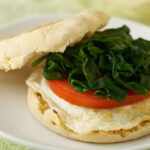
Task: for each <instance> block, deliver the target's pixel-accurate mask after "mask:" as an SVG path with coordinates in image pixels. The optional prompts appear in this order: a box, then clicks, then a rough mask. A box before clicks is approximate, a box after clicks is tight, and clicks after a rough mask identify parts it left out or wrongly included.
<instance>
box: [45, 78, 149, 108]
mask: <svg viewBox="0 0 150 150" xmlns="http://www.w3.org/2000/svg"><path fill="white" fill-rule="evenodd" d="M47 83H48V85H49V86H50V88H51V90H52V91H53V92H54V93H55V94H56V95H57V96H58V97H60V98H62V99H64V100H65V101H67V102H70V103H71V104H74V105H78V106H83V107H89V108H114V107H120V106H124V105H129V104H133V103H137V102H139V101H142V100H144V99H145V98H147V97H148V96H150V92H149V93H148V95H147V96H144V95H136V94H135V93H133V92H132V91H128V94H129V95H128V97H127V98H126V100H125V101H124V102H123V103H117V102H116V101H114V100H113V99H110V101H108V100H107V99H106V98H97V97H95V96H94V91H89V92H85V93H79V92H77V91H75V90H74V89H73V87H72V86H71V84H70V83H69V82H68V81H67V80H64V81H61V80H47Z"/></svg>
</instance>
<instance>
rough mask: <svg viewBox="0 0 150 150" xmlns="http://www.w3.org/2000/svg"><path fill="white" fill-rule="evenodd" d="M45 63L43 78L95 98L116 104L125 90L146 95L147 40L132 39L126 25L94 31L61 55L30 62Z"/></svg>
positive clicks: (149, 81) (149, 83) (149, 80)
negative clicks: (111, 99) (66, 85)
mask: <svg viewBox="0 0 150 150" xmlns="http://www.w3.org/2000/svg"><path fill="white" fill-rule="evenodd" d="M43 60H46V61H45V65H44V69H43V76H44V77H45V78H46V79H48V80H64V77H63V76H62V74H64V75H66V79H67V80H68V81H69V82H70V83H71V85H72V87H73V88H74V89H75V90H77V91H78V92H80V93H84V92H86V91H95V93H94V95H95V96H96V97H106V98H108V99H110V98H113V99H114V100H115V101H117V102H118V103H121V102H123V101H124V100H125V99H126V97H127V96H128V92H127V90H128V89H129V90H131V91H133V92H135V93H136V94H143V95H146V94H147V92H148V91H149V89H150V41H147V40H144V39H142V38H138V39H136V40H134V39H133V38H132V37H131V35H130V30H129V28H128V27H127V26H125V25H124V26H122V27H120V28H117V29H108V30H105V31H101V32H96V33H95V34H94V35H93V36H92V37H90V38H87V39H83V40H82V41H81V42H79V43H77V44H76V45H74V46H73V47H68V48H67V49H66V50H65V52H64V53H49V54H48V55H45V56H42V57H40V58H39V59H37V60H36V61H35V62H33V66H37V65H38V64H39V63H41V62H42V61H43Z"/></svg>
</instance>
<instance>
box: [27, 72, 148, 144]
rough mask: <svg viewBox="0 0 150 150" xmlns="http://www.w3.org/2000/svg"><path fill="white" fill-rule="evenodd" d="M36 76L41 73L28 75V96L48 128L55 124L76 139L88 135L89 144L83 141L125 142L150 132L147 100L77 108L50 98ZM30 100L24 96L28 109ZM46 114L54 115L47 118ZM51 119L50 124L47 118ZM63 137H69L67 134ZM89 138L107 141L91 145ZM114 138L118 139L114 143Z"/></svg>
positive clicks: (44, 85)
mask: <svg viewBox="0 0 150 150" xmlns="http://www.w3.org/2000/svg"><path fill="white" fill-rule="evenodd" d="M40 72H41V71H40V70H38V71H36V72H34V73H32V75H31V76H30V77H29V78H28V80H27V85H28V86H29V87H30V88H29V89H30V90H29V91H30V92H29V93H30V94H29V95H34V97H36V100H35V101H38V103H37V104H38V105H39V106H37V107H38V109H39V108H40V111H39V110H36V111H38V112H39V113H42V114H43V117H44V118H45V120H47V119H48V120H51V121H52V122H53V123H52V124H59V125H60V126H61V128H63V130H66V132H71V133H75V134H76V135H78V136H80V135H84V136H85V135H89V140H88V139H87V140H85V141H89V142H96V143H97V142H98V143H99V142H100V143H111V142H118V141H125V140H129V139H134V138H137V137H140V136H143V135H145V134H148V133H149V132H150V130H149V128H150V127H149V125H147V124H149V121H150V109H149V108H150V99H149V98H148V99H145V100H143V101H141V102H139V103H136V104H133V105H128V106H122V107H118V108H113V109H92V108H85V107H80V106H76V105H72V104H70V103H68V102H66V101H64V100H62V99H60V98H59V97H58V98H56V97H54V96H52V95H53V94H54V93H53V94H52V91H51V90H50V89H49V87H48V85H46V82H45V79H44V78H43V77H42V75H41V73H40ZM48 89H49V90H48ZM38 98H40V100H41V102H39V99H38ZM34 99H35V98H31V96H28V101H29V105H30V101H33V103H34V102H35V101H34ZM37 104H36V105H37ZM30 109H31V111H32V109H33V108H32V106H30ZM32 112H33V111H32ZM49 113H53V114H55V115H50V114H49ZM33 114H34V112H33ZM52 116H53V119H54V120H53V119H52V118H51V117H52ZM44 124H45V123H44ZM52 124H51V123H50V122H49V123H48V124H47V125H46V126H48V127H50V126H53V125H52ZM145 126H146V127H145ZM143 128H144V131H143ZM141 131H142V133H141ZM55 132H57V131H55ZM96 133H97V134H96ZM139 133H140V134H139ZM60 134H61V133H60ZM62 134H63V133H62ZM67 134H69V135H70V133H67ZM90 134H91V135H92V136H94V137H95V135H96V136H98V135H99V136H100V137H101V138H102V135H103V136H104V135H105V134H107V136H108V139H109V138H110V139H111V140H110V141H107V140H106V139H105V140H102V139H100V140H99V141H98V140H96V139H95V141H94V140H91V138H92V136H91V138H90ZM69 135H64V136H69ZM128 135H129V136H128ZM133 135H134V136H133ZM78 136H77V138H75V139H78V140H83V141H84V138H83V139H80V138H79V137H78ZM132 136H133V137H132ZM69 137H70V136H69ZM114 137H115V138H114ZM116 137H118V138H117V139H116ZM71 138H74V137H71Z"/></svg>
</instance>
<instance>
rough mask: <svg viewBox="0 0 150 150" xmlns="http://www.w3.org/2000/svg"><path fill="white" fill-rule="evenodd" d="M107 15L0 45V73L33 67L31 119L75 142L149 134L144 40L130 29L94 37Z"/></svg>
mask: <svg viewBox="0 0 150 150" xmlns="http://www.w3.org/2000/svg"><path fill="white" fill-rule="evenodd" d="M109 18H110V17H109V16H108V15H107V14H105V13H104V12H101V11H98V10H87V11H84V12H82V13H79V14H77V15H75V16H71V17H69V18H66V19H63V20H60V21H56V22H52V23H49V24H46V25H43V26H40V27H37V28H34V29H32V30H29V31H27V32H24V33H22V34H19V35H16V36H13V37H10V38H7V39H4V40H1V41H0V69H2V70H5V71H9V70H14V69H20V68H22V67H23V66H24V65H25V64H27V63H28V62H29V61H32V66H33V68H34V69H33V70H34V71H33V73H31V75H30V76H29V78H28V79H27V80H26V84H27V86H28V94H27V95H28V96H27V99H28V105H29V109H30V110H31V112H32V114H33V115H34V116H35V117H36V118H37V120H39V121H40V122H41V123H42V124H43V125H45V126H46V127H47V128H49V129H50V130H52V131H54V132H56V133H58V134H60V135H62V136H65V137H68V138H71V139H75V140H79V141H85V142H93V143H113V142H121V141H128V140H133V139H137V138H139V137H142V136H144V135H147V134H149V133H150V92H149V90H150V41H148V40H145V39H142V38H138V39H133V38H132V36H131V35H130V29H129V28H128V27H127V26H126V25H123V26H121V27H119V28H114V29H106V30H101V29H102V28H103V27H104V26H106V25H107V23H108V21H109Z"/></svg>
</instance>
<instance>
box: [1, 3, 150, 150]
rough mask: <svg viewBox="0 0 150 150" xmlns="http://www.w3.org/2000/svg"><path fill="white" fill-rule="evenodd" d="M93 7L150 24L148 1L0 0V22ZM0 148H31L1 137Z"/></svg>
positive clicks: (6, 149) (113, 14)
mask: <svg viewBox="0 0 150 150" xmlns="http://www.w3.org/2000/svg"><path fill="white" fill-rule="evenodd" d="M87 8H96V9H100V10H103V11H105V12H107V13H109V14H110V15H112V16H118V17H124V18H128V19H131V20H135V21H138V22H141V23H144V24H146V25H150V0H0V25H2V24H7V23H9V22H12V21H15V20H18V19H24V18H27V17H33V16H39V15H47V14H54V13H69V12H71V13H72V12H79V11H82V10H84V9H87ZM0 150H31V149H30V148H27V147H24V146H21V145H18V144H15V143H13V142H11V141H9V140H7V139H5V138H2V137H1V138H0Z"/></svg>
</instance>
